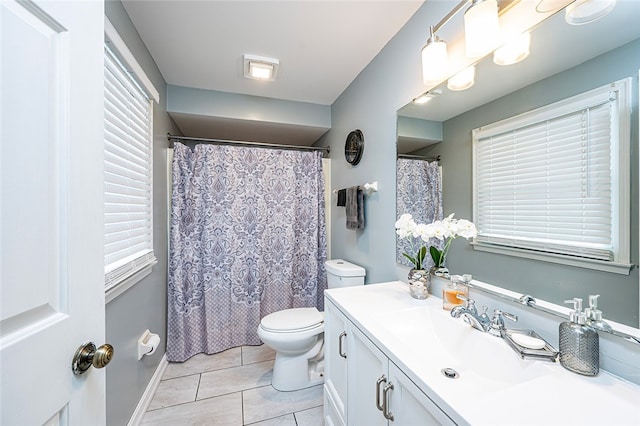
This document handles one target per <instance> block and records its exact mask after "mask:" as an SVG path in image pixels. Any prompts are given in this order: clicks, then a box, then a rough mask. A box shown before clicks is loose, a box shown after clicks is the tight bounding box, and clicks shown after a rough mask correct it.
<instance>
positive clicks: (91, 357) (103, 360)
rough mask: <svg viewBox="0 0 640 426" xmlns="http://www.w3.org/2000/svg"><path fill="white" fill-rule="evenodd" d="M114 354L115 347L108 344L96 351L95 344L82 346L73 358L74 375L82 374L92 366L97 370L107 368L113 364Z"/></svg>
mask: <svg viewBox="0 0 640 426" xmlns="http://www.w3.org/2000/svg"><path fill="white" fill-rule="evenodd" d="M113 354H114V350H113V346H111V345H109V344H107V343H105V344H104V345H102V346H100V347H99V348H97V349H96V345H95V343H93V342H87V343H85V344H84V345H81V346H80V347H79V348H78V350H76V353H75V355H74V356H73V363H72V364H71V369H72V370H73V374H75V375H79V374H82V373H84V372H85V371H87V370H88V369H89V367H91V366H92V365H93V366H94V367H95V368H103V367H106V366H107V364H109V362H111V359H112V358H113Z"/></svg>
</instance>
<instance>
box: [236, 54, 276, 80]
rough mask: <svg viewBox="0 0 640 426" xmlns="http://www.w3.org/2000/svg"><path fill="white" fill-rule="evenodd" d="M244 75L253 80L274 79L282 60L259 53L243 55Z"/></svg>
mask: <svg viewBox="0 0 640 426" xmlns="http://www.w3.org/2000/svg"><path fill="white" fill-rule="evenodd" d="M243 59H244V60H243V64H244V65H243V66H244V77H245V78H250V79H253V80H262V81H274V80H275V79H276V75H277V74H278V66H279V65H280V61H278V60H277V59H274V58H267V57H264V56H257V55H246V54H245V55H244V56H243Z"/></svg>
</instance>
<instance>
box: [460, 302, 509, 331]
mask: <svg viewBox="0 0 640 426" xmlns="http://www.w3.org/2000/svg"><path fill="white" fill-rule="evenodd" d="M458 298H460V299H462V300H465V299H464V298H462V297H460V296H458ZM466 302H467V306H456V307H454V308H453V309H452V310H451V316H452V317H453V318H460V317H462V318H463V319H464V321H465V322H466V323H468V324H470V325H471V326H472V327H473V328H475V329H477V330H480V331H482V332H488V333H490V334H492V335H493V336H498V337H503V333H504V331H505V330H506V328H505V326H504V319H505V318H508V319H510V320H511V321H518V317H517V316H516V315H513V314H510V313H509V312H503V311H501V310H500V309H495V310H494V311H493V318H491V319H490V318H489V315H487V307H486V306H483V310H482V313H481V314H479V313H478V309H477V308H476V302H475V300H473V299H468V300H467V301H466Z"/></svg>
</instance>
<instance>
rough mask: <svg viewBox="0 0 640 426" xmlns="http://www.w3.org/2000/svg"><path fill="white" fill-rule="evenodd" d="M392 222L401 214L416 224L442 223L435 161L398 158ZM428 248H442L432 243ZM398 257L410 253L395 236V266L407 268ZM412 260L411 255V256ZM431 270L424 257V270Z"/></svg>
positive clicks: (406, 242)
mask: <svg viewBox="0 0 640 426" xmlns="http://www.w3.org/2000/svg"><path fill="white" fill-rule="evenodd" d="M396 175H397V177H396V182H397V183H396V216H397V217H396V219H398V218H400V216H401V215H403V214H404V213H409V214H411V215H412V216H413V219H414V220H415V222H416V223H427V224H428V223H431V222H433V221H434V220H442V219H443V212H442V186H441V182H442V181H441V178H440V168H439V165H438V162H437V161H432V162H428V161H425V160H417V159H407V158H398V159H397V164H396ZM430 245H435V246H436V247H438V248H440V249H441V248H442V245H443V244H442V242H441V241H439V240H437V239H435V238H434V239H432V241H431V242H430ZM402 253H412V248H411V244H410V241H409V240H408V239H406V238H405V239H399V238H398V237H397V236H396V262H397V263H400V264H403V265H406V266H411V262H409V260H408V259H407V258H405V257H404V256H403V255H402ZM412 255H414V256H415V253H412ZM431 266H433V260H432V259H431V256H429V255H427V257H426V259H425V264H424V269H429V268H430V267H431Z"/></svg>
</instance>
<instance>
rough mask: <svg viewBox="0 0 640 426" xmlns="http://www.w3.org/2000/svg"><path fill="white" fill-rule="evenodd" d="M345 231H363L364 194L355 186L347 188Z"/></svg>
mask: <svg viewBox="0 0 640 426" xmlns="http://www.w3.org/2000/svg"><path fill="white" fill-rule="evenodd" d="M345 207H346V209H345V210H346V215H347V229H364V194H363V192H362V190H361V189H359V188H358V187H357V186H352V187H350V188H347V201H346V206H345Z"/></svg>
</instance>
